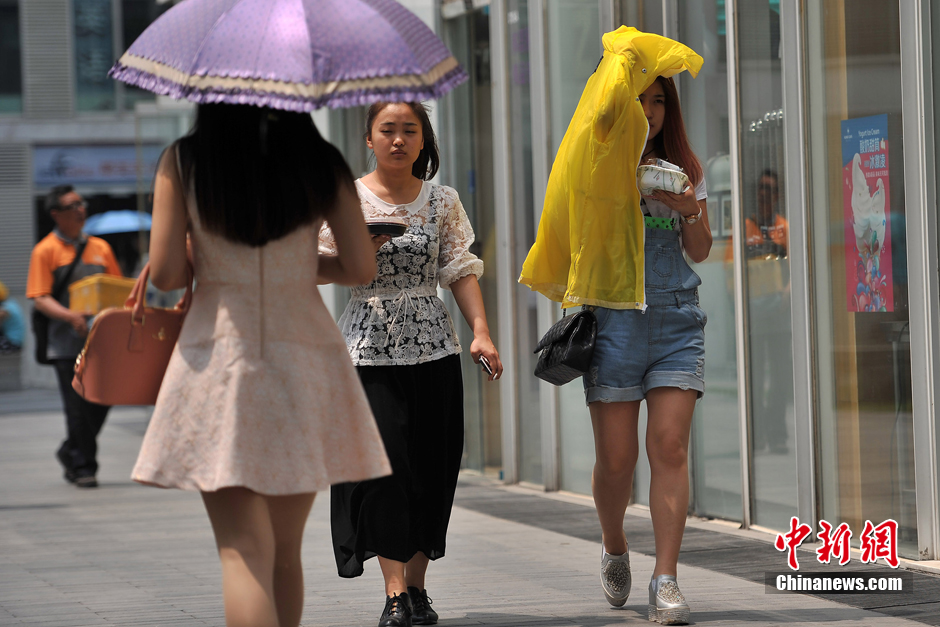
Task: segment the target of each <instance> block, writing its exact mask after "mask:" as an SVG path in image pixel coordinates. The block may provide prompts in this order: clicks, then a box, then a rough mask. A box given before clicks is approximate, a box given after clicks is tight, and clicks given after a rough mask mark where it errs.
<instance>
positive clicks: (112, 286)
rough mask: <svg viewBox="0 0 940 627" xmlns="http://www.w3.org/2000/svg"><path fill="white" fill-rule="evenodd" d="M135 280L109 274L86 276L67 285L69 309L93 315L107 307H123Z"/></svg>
mask: <svg viewBox="0 0 940 627" xmlns="http://www.w3.org/2000/svg"><path fill="white" fill-rule="evenodd" d="M135 282H136V281H135V280H134V279H125V278H124V277H119V276H111V275H110V274H93V275H91V276H87V277H85V278H84V279H82V280H80V281H75V282H74V283H72V284H71V285H69V309H71V310H72V311H79V312H81V313H84V314H86V315H89V316H93V315H96V314H98V313H99V312H100V311H101V310H102V309H107V308H108V307H123V306H124V301H125V300H127V297H128V296H130V294H131V288H133V287H134V283H135Z"/></svg>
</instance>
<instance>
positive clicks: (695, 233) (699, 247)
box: [651, 185, 712, 263]
mask: <svg viewBox="0 0 940 627" xmlns="http://www.w3.org/2000/svg"><path fill="white" fill-rule="evenodd" d="M651 197H652V198H655V199H656V200H658V201H660V202H661V203H663V204H664V205H666V206H667V207H669V208H670V209H672V210H673V211H678V212H679V213H680V214H682V217H683V218H689V217H692V216H694V215H696V214H697V213H698V212H699V211H700V210H701V212H702V215H701V217H700V218H699V219H698V220H697V221H696V222H695V223H694V224H688V223H687V222H686V221H685V220H683V221H682V246H683V248H685V252H686V253H687V254H688V255H689V259H691V260H692V261H694V262H695V263H702V262H703V261H705V260H706V259H707V258H708V253H709V252H711V249H712V230H711V227H710V226H708V209H707V208H706V204H707V203H706V201H705V199H702V200H696V198H695V190H694V189H693V188H692V186H691V185H690V186H689V187H688V188H687V189H686V190H685V191H684V192H683V193H681V194H673V193H672V192H667V191H665V190H661V189H657V190H656V191H654V192H653V193H652V195H651Z"/></svg>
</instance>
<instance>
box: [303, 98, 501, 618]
mask: <svg viewBox="0 0 940 627" xmlns="http://www.w3.org/2000/svg"><path fill="white" fill-rule="evenodd" d="M366 143H367V145H368V147H369V148H371V149H372V151H373V152H374V153H375V161H376V167H375V170H374V171H372V172H371V173H369V174H367V175H366V176H364V177H362V178H361V179H359V180H358V181H356V189H357V191H358V192H359V200H360V201H361V203H362V212H363V213H364V214H365V216H366V219H367V221H368V222H370V224H383V223H384V224H390V223H393V222H396V221H397V222H399V223H401V224H402V231H403V232H401V233H398V237H394V238H392V237H390V236H389V235H377V236H375V237H374V243H375V249H376V251H377V257H378V267H379V271H378V275H377V276H376V278H375V280H374V281H372V282H371V283H370V284H368V285H365V286H361V287H355V288H353V290H352V295H351V298H350V300H349V303H348V305H347V306H346V310H345V312H343V317H342V319H341V320H340V326H341V327H342V330H343V335H344V336H345V337H346V345H347V347H348V349H349V354H350V356H351V357H352V359H353V363H354V364H356V369H357V370H358V371H359V377H360V378H361V379H362V384H363V386H364V387H365V391H366V395H367V396H368V397H369V403H370V404H371V405H372V411H373V413H374V414H375V418H376V422H377V423H378V426H379V431H380V432H381V434H382V440H383V442H384V443H385V449H386V451H387V453H388V456H389V460H390V461H391V463H392V471H393V474H392V476H390V477H383V478H381V479H375V480H371V481H362V482H355V483H344V484H342V485H338V486H333V489H332V490H331V492H330V499H331V523H332V531H333V552H334V555H335V557H336V565H337V569H338V570H339V574H340V576H341V577H358V576H359V575H361V574H362V572H363V563H364V562H365V560H367V559H369V558H370V557H373V556H378V558H379V566H380V567H381V569H382V575H383V577H384V579H385V595H386V602H385V609H384V611H383V612H382V616H381V618H380V619H379V627H410V626H411V625H412V624H415V625H433V624H434V623H436V622H437V618H438V616H437V612H435V611H434V610H433V609H432V608H431V599H430V598H429V597H428V593H427V590H426V589H425V574H426V572H427V568H428V562H429V560H436V559H438V558H441V557H443V556H444V548H445V540H446V535H447V525H448V522H449V520H450V512H451V508H452V507H453V504H454V493H455V491H456V488H457V473H458V472H459V470H460V460H461V455H462V453H463V381H462V378H461V371H460V359H459V356H458V353H459V352H461V347H460V343H459V342H458V341H457V334H456V333H455V332H454V323H453V321H452V320H451V317H450V315H449V314H448V313H447V309H446V308H445V307H444V303H443V302H442V301H441V299H440V298H438V296H437V287H438V285H439V286H441V287H443V288H445V289H449V290H451V291H452V292H453V294H454V300H455V301H456V302H457V306H458V307H459V308H460V311H461V313H462V314H463V315H464V318H465V319H466V320H467V323H468V324H469V325H470V328H471V329H472V330H473V342H472V343H471V344H470V354H471V355H472V356H473V360H474V361H475V362H477V363H480V364H483V367H484V368H485V369H488V371H489V380H490V381H493V380H495V379H498V378H499V377H500V375H501V374H502V370H503V366H502V363H500V359H499V353H497V351H496V347H495V346H494V345H493V341H492V340H491V339H490V332H489V327H488V326H487V322H486V312H485V311H484V308H483V297H482V295H481V293H480V286H479V283H478V282H477V280H478V278H479V277H480V276H481V275H482V274H483V262H482V261H480V260H479V259H477V257H476V256H475V255H474V254H473V253H471V252H470V245H471V244H472V243H473V229H472V228H471V226H470V221H469V220H468V219H467V214H466V213H465V212H464V209H463V205H462V204H461V203H460V199H459V198H458V197H457V192H456V191H454V190H453V189H452V188H450V187H444V186H443V185H433V184H431V183H429V182H428V180H429V179H431V178H433V177H434V174H435V173H436V172H437V168H438V163H439V156H438V149H437V142H436V140H435V137H434V130H433V129H432V128H431V122H430V120H429V119H428V113H427V110H426V109H425V108H424V105H421V104H417V103H399V104H391V103H384V102H379V103H376V104H374V105H372V107H371V108H370V109H369V113H368V116H367V122H366ZM321 242H322V248H321V250H326V251H331V250H333V249H334V245H333V242H334V238H333V236H332V235H331V234H330V233H329V230H328V229H324V231H323V233H321Z"/></svg>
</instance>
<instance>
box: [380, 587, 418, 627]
mask: <svg viewBox="0 0 940 627" xmlns="http://www.w3.org/2000/svg"><path fill="white" fill-rule="evenodd" d="M379 627H411V600H410V599H409V598H408V593H407V592H400V593H399V594H396V595H395V596H393V597H389V596H387V597H385V610H384V611H383V612H382V617H381V618H380V619H379Z"/></svg>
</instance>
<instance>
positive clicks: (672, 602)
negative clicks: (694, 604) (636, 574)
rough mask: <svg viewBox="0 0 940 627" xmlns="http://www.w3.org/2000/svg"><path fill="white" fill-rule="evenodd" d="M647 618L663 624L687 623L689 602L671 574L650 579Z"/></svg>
mask: <svg viewBox="0 0 940 627" xmlns="http://www.w3.org/2000/svg"><path fill="white" fill-rule="evenodd" d="M647 609H648V611H649V619H650V620H651V621H653V622H655V623H661V624H663V625H688V624H689V616H690V614H691V612H690V610H689V604H688V603H686V602H685V597H684V596H682V593H681V592H680V591H679V584H677V583H676V578H675V577H674V576H672V575H660V576H659V577H656V578H655V579H653V580H651V581H650V604H649V606H648V607H647Z"/></svg>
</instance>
